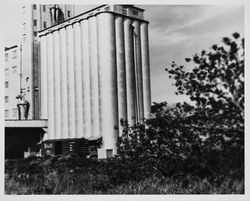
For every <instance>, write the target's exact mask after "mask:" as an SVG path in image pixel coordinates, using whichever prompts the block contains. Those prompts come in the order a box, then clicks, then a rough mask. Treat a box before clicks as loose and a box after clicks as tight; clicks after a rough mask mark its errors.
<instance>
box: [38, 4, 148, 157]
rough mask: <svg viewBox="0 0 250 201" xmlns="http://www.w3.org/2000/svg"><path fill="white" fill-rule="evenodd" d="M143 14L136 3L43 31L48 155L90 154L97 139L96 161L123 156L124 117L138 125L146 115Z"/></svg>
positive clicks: (42, 94) (42, 115) (42, 73)
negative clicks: (119, 151)
mask: <svg viewBox="0 0 250 201" xmlns="http://www.w3.org/2000/svg"><path fill="white" fill-rule="evenodd" d="M143 12H144V10H142V9H140V8H138V7H135V6H130V5H103V6H100V7H97V8H95V9H93V10H90V11H88V12H85V13H82V14H80V15H78V16H75V17H73V18H71V19H69V20H67V21H65V22H63V23H61V24H58V25H55V26H52V27H49V28H47V29H44V30H42V31H40V32H39V41H40V62H39V63H40V85H41V90H40V101H41V106H40V119H46V120H47V128H45V131H46V133H45V134H44V136H43V143H42V153H43V154H61V153H67V152H70V151H73V150H77V153H78V154H79V153H80V154H84V153H86V148H88V150H89V148H91V146H90V145H91V142H100V141H101V143H100V144H99V145H97V146H92V147H94V149H95V148H96V152H97V155H98V158H106V157H110V156H112V155H114V154H116V153H117V147H116V143H117V138H118V135H119V133H120V134H121V130H122V129H121V128H119V121H120V119H123V120H127V121H128V123H129V124H130V125H133V124H135V123H136V122H139V121H141V120H142V119H143V118H146V117H148V115H149V113H150V108H151V92H150V66H149V44H148V22H147V21H145V20H144V17H143ZM117 128H118V129H117ZM97 144H98V143H97ZM95 145H96V144H95ZM90 152H91V150H90ZM93 152H95V150H93Z"/></svg>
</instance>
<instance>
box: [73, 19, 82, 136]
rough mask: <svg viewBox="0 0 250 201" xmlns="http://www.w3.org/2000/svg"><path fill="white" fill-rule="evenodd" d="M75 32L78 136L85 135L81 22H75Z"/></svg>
mask: <svg viewBox="0 0 250 201" xmlns="http://www.w3.org/2000/svg"><path fill="white" fill-rule="evenodd" d="M73 32H74V66H75V68H74V70H75V71H74V72H75V111H76V112H75V120H76V122H75V123H76V136H75V137H77V138H81V137H83V126H82V123H83V118H82V117H83V111H82V105H83V103H82V64H81V29H80V23H79V22H77V23H74V24H73Z"/></svg>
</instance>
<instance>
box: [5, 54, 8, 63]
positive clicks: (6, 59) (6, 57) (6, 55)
mask: <svg viewBox="0 0 250 201" xmlns="http://www.w3.org/2000/svg"><path fill="white" fill-rule="evenodd" d="M5 61H8V53H6V54H5Z"/></svg>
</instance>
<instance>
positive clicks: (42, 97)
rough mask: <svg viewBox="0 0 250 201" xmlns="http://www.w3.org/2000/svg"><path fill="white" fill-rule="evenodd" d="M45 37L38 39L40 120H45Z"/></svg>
mask: <svg viewBox="0 0 250 201" xmlns="http://www.w3.org/2000/svg"><path fill="white" fill-rule="evenodd" d="M46 40H47V37H46V36H42V37H41V38H40V41H41V42H40V45H41V87H40V88H41V89H40V90H41V116H40V118H41V119H47V109H48V108H47V84H48V83H47V55H46V52H47V42H46Z"/></svg>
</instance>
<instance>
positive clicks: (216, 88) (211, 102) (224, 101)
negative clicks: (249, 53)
mask: <svg viewBox="0 0 250 201" xmlns="http://www.w3.org/2000/svg"><path fill="white" fill-rule="evenodd" d="M232 36H233V37H232V38H228V37H224V38H223V40H222V42H223V45H221V46H218V45H213V46H212V47H211V50H210V51H208V52H207V51H205V50H203V51H202V52H201V53H200V54H195V55H194V56H193V58H186V61H187V62H191V61H192V62H193V64H194V66H195V67H193V68H192V69H190V70H187V69H185V68H184V66H182V65H181V66H178V65H177V64H176V63H175V62H173V63H172V65H171V67H170V68H166V71H167V72H168V73H169V77H170V78H173V79H174V81H175V83H174V85H175V86H176V87H177V92H176V94H185V95H187V96H189V97H190V99H191V101H195V103H196V107H197V108H196V115H195V116H196V117H197V118H198V119H197V120H196V126H199V127H204V126H205V127H207V129H209V130H210V134H211V133H213V132H214V130H217V131H219V130H221V132H223V137H224V139H225V140H230V139H231V140H232V141H233V142H238V145H239V143H240V144H241V145H242V146H243V139H244V39H240V34H238V33H234V34H232ZM241 148H242V147H241Z"/></svg>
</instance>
